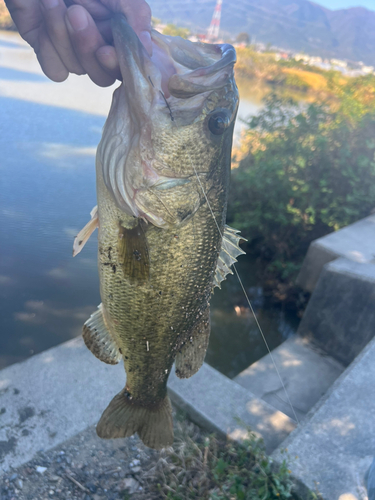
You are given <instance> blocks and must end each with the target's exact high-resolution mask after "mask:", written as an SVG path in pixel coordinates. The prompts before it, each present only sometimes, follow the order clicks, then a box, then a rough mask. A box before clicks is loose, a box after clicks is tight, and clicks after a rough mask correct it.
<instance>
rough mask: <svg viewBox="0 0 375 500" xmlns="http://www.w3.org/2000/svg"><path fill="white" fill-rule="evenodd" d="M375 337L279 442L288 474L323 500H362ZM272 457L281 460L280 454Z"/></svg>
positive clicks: (374, 437)
mask: <svg viewBox="0 0 375 500" xmlns="http://www.w3.org/2000/svg"><path fill="white" fill-rule="evenodd" d="M374 380H375V339H374V340H373V341H372V342H371V343H370V344H369V345H368V346H367V347H366V348H365V349H364V350H363V351H362V353H361V354H360V355H359V356H358V357H357V358H356V359H355V361H354V362H353V363H352V364H351V365H350V367H349V368H347V370H345V372H344V373H343V374H342V375H341V376H340V377H339V378H338V379H337V380H336V382H335V383H334V384H333V385H332V387H331V389H330V390H329V391H328V392H327V394H326V396H325V397H324V398H323V399H322V400H321V401H319V402H318V403H317V405H316V406H315V407H314V408H313V409H312V410H311V412H310V413H309V414H308V415H307V418H306V420H305V424H304V425H302V426H299V427H298V428H297V429H296V430H295V431H293V432H292V433H291V434H290V436H289V437H288V438H287V439H286V441H284V442H283V443H282V448H285V447H286V448H287V449H288V454H289V455H290V457H292V458H293V457H295V456H297V457H298V458H296V459H295V460H294V463H292V464H291V469H292V472H293V475H294V476H295V477H297V478H298V479H299V480H300V481H302V482H303V483H304V484H305V485H306V486H307V487H308V488H310V489H312V490H313V491H315V490H316V489H318V490H319V491H320V493H321V494H322V496H323V498H324V499H325V500H345V499H346V500H365V498H367V496H366V494H365V490H364V475H365V473H366V470H367V469H368V468H369V466H370V464H371V462H372V459H373V456H374V454H375V418H374V415H375V384H374ZM272 457H273V458H275V459H276V460H277V461H281V460H282V459H283V458H285V455H284V454H281V450H280V449H278V450H276V451H275V452H274V453H273V454H272Z"/></svg>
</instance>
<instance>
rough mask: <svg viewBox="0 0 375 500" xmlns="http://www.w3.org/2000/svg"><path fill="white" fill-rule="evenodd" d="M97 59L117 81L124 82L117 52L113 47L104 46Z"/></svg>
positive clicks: (99, 50) (98, 51) (97, 53)
mask: <svg viewBox="0 0 375 500" xmlns="http://www.w3.org/2000/svg"><path fill="white" fill-rule="evenodd" d="M96 57H97V59H98V61H99V62H100V64H101V65H102V66H103V67H104V69H105V70H106V71H107V72H109V73H110V74H111V75H113V76H114V78H116V79H117V80H122V76H121V71H120V66H119V62H118V59H117V54H116V50H115V48H114V47H112V45H104V46H103V47H100V48H99V49H98V50H97V51H96Z"/></svg>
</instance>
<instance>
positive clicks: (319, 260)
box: [297, 214, 375, 292]
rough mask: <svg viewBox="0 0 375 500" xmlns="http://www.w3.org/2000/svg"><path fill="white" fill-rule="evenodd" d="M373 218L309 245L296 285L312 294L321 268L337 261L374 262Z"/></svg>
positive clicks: (374, 230) (373, 216)
mask: <svg viewBox="0 0 375 500" xmlns="http://www.w3.org/2000/svg"><path fill="white" fill-rule="evenodd" d="M374 249H375V214H374V215H370V216H369V217H366V218H365V219H362V220H360V221H358V222H356V223H354V224H351V225H350V226H347V227H345V228H344V229H340V231H336V232H334V233H331V234H328V235H327V236H324V237H323V238H319V239H318V240H315V241H314V242H313V243H311V245H310V248H309V250H308V252H307V255H306V258H305V260H304V262H303V266H302V269H301V272H300V274H299V276H298V278H297V284H298V285H299V286H300V287H301V288H303V289H304V290H306V291H308V292H312V291H313V290H314V288H315V286H316V284H317V282H318V279H319V276H320V273H321V272H322V270H323V267H324V265H325V264H327V263H328V262H330V261H332V260H334V259H337V258H339V257H345V258H346V259H349V260H352V261H353V262H359V263H362V264H365V263H369V262H374V258H375V251H374Z"/></svg>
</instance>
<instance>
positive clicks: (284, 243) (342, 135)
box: [228, 73, 375, 309]
mask: <svg viewBox="0 0 375 500" xmlns="http://www.w3.org/2000/svg"><path fill="white" fill-rule="evenodd" d="M312 74H313V73H312ZM322 76H324V77H325V78H326V81H327V84H326V87H325V91H324V95H323V97H322V95H320V96H318V94H316V96H315V99H314V100H313V101H314V102H312V103H309V102H306V101H305V102H302V103H301V102H297V101H295V100H292V99H290V98H288V97H285V94H282V93H281V94H276V93H272V94H270V95H269V96H268V97H267V98H266V101H265V106H264V108H263V109H262V111H261V112H260V113H259V114H258V116H256V117H253V118H252V119H251V120H250V121H249V122H248V123H247V129H246V131H245V133H244V134H243V137H242V141H241V143H240V145H239V147H237V148H236V149H235V150H234V157H233V167H234V168H233V171H232V186H231V195H230V203H229V213H228V221H229V224H231V225H233V226H234V227H236V228H238V229H241V231H242V234H243V236H244V237H245V238H247V240H248V242H247V249H248V252H250V253H251V254H253V256H255V257H256V258H258V261H259V270H260V278H261V281H262V283H263V284H264V285H265V286H266V289H267V288H268V290H269V291H270V292H271V295H272V296H273V297H274V298H276V299H277V300H278V301H281V302H284V303H286V304H288V305H290V306H292V307H296V308H297V309H299V308H300V307H301V304H300V303H298V300H299V299H298V298H297V297H299V296H300V294H299V292H298V289H296V287H295V285H294V283H295V279H296V277H297V274H298V272H299V269H300V267H301V264H302V261H303V258H304V256H305V255H306V252H307V249H308V246H309V244H310V243H311V242H312V241H313V240H314V239H316V238H319V237H321V236H324V235H326V234H329V233H330V232H332V231H335V230H338V229H340V228H342V227H345V226H346V225H348V224H351V223H353V222H355V221H357V220H358V219H360V218H362V217H365V216H367V215H369V214H370V213H371V212H372V210H374V209H375V77H374V76H372V75H369V76H365V77H358V78H348V79H344V78H343V77H342V76H340V75H337V74H332V73H331V74H329V75H322ZM315 85H316V87H317V85H318V84H317V83H315Z"/></svg>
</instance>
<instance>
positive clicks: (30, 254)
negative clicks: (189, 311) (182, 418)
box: [0, 32, 295, 376]
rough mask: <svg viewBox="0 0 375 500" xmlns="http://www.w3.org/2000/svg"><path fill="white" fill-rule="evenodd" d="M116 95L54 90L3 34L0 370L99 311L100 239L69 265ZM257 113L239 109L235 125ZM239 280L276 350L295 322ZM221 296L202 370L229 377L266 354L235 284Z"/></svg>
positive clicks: (242, 267)
mask: <svg viewBox="0 0 375 500" xmlns="http://www.w3.org/2000/svg"><path fill="white" fill-rule="evenodd" d="M112 92H113V88H109V89H99V88H98V87H96V86H95V85H93V84H92V83H91V82H90V81H89V80H88V79H87V78H85V77H70V78H69V80H68V81H67V82H64V83H62V84H54V83H52V82H50V81H49V80H48V79H47V78H46V77H44V76H43V74H42V73H41V71H40V70H39V67H38V64H37V62H36V61H35V59H34V55H33V53H32V51H31V50H30V49H29V48H28V47H27V46H26V45H25V44H24V43H23V42H22V41H21V40H20V39H19V38H18V36H17V35H15V34H12V33H1V32H0V116H1V120H0V242H1V247H0V254H1V255H0V322H1V326H0V332H1V333H0V368H3V367H5V366H8V365H10V364H12V363H15V362H17V361H21V360H24V359H26V358H28V357H30V356H32V355H33V354H36V353H38V352H41V351H43V350H45V349H48V348H49V347H52V346H55V345H57V344H59V343H61V342H64V341H66V340H68V339H70V338H73V337H76V336H78V335H80V333H81V328H82V324H83V322H84V321H85V320H86V319H87V318H88V316H89V315H90V314H91V313H92V312H93V311H94V310H95V309H96V306H97V305H98V304H99V302H100V298H99V283H98V275H97V266H96V251H97V242H96V238H95V237H93V238H92V239H91V240H90V241H89V242H88V244H87V245H86V247H85V248H84V250H83V252H82V253H81V254H80V255H79V256H78V257H76V258H75V259H73V258H72V243H73V238H74V236H75V235H76V234H77V232H78V231H79V230H80V229H81V228H82V227H83V226H84V225H85V224H86V222H87V221H88V219H89V212H90V210H91V209H92V207H93V206H94V205H95V204H96V200H95V173H94V155H95V148H96V146H97V144H98V142H99V140H100V134H101V128H102V126H103V124H104V120H105V116H106V114H107V113H108V109H109V105H110V99H111V94H112ZM244 93H245V91H244ZM257 106H259V102H251V100H249V99H248V100H246V99H243V101H242V108H241V109H240V113H239V115H240V116H242V117H243V118H246V116H247V114H249V113H251V112H252V111H255V110H256V109H257ZM238 270H239V272H240V275H241V276H242V278H243V280H244V283H245V286H246V288H247V289H248V290H249V293H250V296H251V297H252V298H253V302H254V306H255V309H256V311H257V313H258V316H259V320H260V322H261V324H262V326H263V328H264V331H265V334H266V336H267V339H268V342H269V343H270V346H271V347H274V346H276V345H278V344H279V343H280V342H281V341H282V340H283V339H284V338H286V337H287V336H288V335H289V334H290V333H291V332H292V331H294V329H295V325H294V324H293V320H292V319H290V318H286V317H285V316H284V315H283V313H282V312H281V311H279V310H275V309H267V308H266V307H265V306H264V304H263V301H262V294H261V290H260V289H259V288H257V287H256V282H255V280H254V275H255V270H254V263H251V262H249V261H248V260H246V259H242V262H240V264H239V267H238ZM222 288H223V289H222V291H219V290H217V291H216V292H215V295H214V297H213V300H212V337H211V341H210V347H209V350H208V354H207V361H208V362H209V363H210V364H211V365H212V366H214V367H216V368H218V369H219V370H220V371H222V372H223V373H225V374H226V375H228V376H234V375H236V374H237V373H238V372H240V371H241V370H242V369H244V368H246V367H247V366H248V365H249V364H251V363H252V362H253V361H255V360H256V359H259V358H260V357H261V356H263V355H264V354H266V348H265V346H264V343H263V341H262V339H261V337H260V334H259V332H258V331H257V329H256V327H255V324H254V320H253V319H252V317H251V315H250V314H249V311H248V309H247V308H246V303H245V300H244V297H243V294H242V292H241V290H240V287H239V285H238V283H237V282H236V279H235V278H234V277H233V276H231V277H230V278H229V279H228V280H227V282H225V283H224V284H223V287H222Z"/></svg>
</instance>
